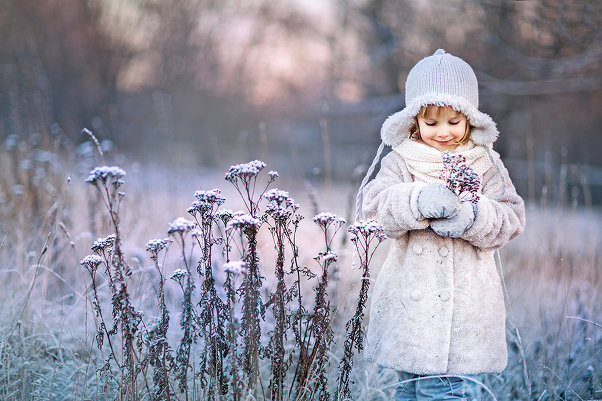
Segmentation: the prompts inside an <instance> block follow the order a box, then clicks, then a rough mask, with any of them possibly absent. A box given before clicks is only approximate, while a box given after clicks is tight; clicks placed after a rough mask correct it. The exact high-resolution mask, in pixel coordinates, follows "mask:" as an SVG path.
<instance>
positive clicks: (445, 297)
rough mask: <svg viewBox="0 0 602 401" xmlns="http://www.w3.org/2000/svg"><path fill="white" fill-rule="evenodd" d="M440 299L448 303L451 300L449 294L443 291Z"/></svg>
mask: <svg viewBox="0 0 602 401" xmlns="http://www.w3.org/2000/svg"><path fill="white" fill-rule="evenodd" d="M439 297H440V298H441V300H442V301H447V300H449V292H447V291H443V292H442V293H441V294H439Z"/></svg>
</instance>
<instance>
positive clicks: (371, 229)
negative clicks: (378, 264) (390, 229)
mask: <svg viewBox="0 0 602 401" xmlns="http://www.w3.org/2000/svg"><path fill="white" fill-rule="evenodd" d="M347 231H349V232H350V233H351V234H353V235H359V234H362V235H365V236H369V235H372V234H374V236H375V237H376V238H378V239H379V240H380V241H382V240H384V239H386V238H387V236H386V235H385V231H384V228H383V226H382V225H381V224H379V223H378V222H377V221H376V220H374V219H369V220H360V221H356V222H355V223H353V224H352V225H351V226H349V229H348V230H347Z"/></svg>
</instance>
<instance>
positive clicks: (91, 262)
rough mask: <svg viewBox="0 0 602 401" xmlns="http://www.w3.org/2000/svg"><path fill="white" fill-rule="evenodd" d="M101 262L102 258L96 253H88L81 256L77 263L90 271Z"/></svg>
mask: <svg viewBox="0 0 602 401" xmlns="http://www.w3.org/2000/svg"><path fill="white" fill-rule="evenodd" d="M101 263H102V258H101V257H100V256H98V255H88V256H86V257H85V258H83V259H82V260H81V261H80V262H79V264H80V265H82V266H83V267H85V268H86V269H88V270H90V271H94V270H96V268H97V267H98V265H99V264H101Z"/></svg>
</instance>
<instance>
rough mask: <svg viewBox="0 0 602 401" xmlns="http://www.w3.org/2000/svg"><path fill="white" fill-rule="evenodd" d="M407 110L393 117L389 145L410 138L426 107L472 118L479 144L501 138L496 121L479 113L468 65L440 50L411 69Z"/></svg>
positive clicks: (386, 137) (385, 133)
mask: <svg viewBox="0 0 602 401" xmlns="http://www.w3.org/2000/svg"><path fill="white" fill-rule="evenodd" d="M405 101H406V107H405V108H404V109H403V110H401V111H398V112H397V113H395V114H392V115H391V116H390V117H389V118H387V120H386V121H385V123H384V124H383V126H382V128H381V131H380V135H381V139H382V141H383V142H384V144H385V145H389V146H395V145H398V144H400V143H401V141H403V140H404V139H406V138H409V136H410V130H411V129H412V127H413V125H414V123H415V120H414V117H415V116H416V115H417V114H418V112H419V111H420V109H421V108H422V107H423V106H426V105H429V104H434V105H437V106H451V107H452V108H453V109H454V110H456V111H459V112H460V113H462V114H464V115H465V116H466V117H467V118H468V123H469V124H470V126H471V129H470V139H471V140H472V141H473V142H474V143H476V144H477V145H491V144H493V142H495V140H496V139H497V136H498V130H497V128H496V126H495V122H494V121H493V120H492V119H491V117H489V116H488V115H487V114H485V113H482V112H480V111H479V109H478V107H479V85H478V83H477V77H476V75H475V73H474V71H473V70H472V68H471V67H470V65H468V63H467V62H465V61H464V60H462V59H461V58H459V57H456V56H452V55H451V54H449V53H446V52H445V50H443V49H439V50H437V51H436V52H435V53H434V54H433V55H432V56H428V57H425V58H423V59H422V60H420V61H419V62H418V64H416V65H415V66H414V68H412V69H411V70H410V73H409V74H408V78H407V80H406V94H405Z"/></svg>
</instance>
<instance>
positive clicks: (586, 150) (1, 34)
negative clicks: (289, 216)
mask: <svg viewBox="0 0 602 401" xmlns="http://www.w3.org/2000/svg"><path fill="white" fill-rule="evenodd" d="M601 27H602V2H601V1H599V0H568V1H567V0H538V1H498V0H0V399H2V400H3V401H4V400H6V401H23V400H36V401H37V400H78V401H79V400H89V399H98V392H97V391H98V389H99V388H100V387H99V386H102V383H101V382H102V380H100V379H101V377H100V376H97V374H96V373H97V372H98V371H99V369H100V367H101V365H102V361H103V356H102V352H101V351H98V350H97V348H96V345H95V342H94V336H95V333H96V330H95V324H98V321H97V320H96V319H94V314H93V311H92V309H91V306H90V278H89V277H88V276H87V274H86V272H85V271H84V269H83V268H82V267H81V266H80V264H79V262H80V260H82V258H84V257H85V255H87V254H89V253H90V246H91V245H92V243H93V242H94V241H95V240H96V239H97V238H99V237H105V236H106V235H108V234H110V233H111V232H112V231H111V230H112V228H111V226H110V225H109V223H108V222H109V219H108V218H107V212H106V210H105V207H104V206H105V205H104V204H103V202H102V199H101V198H100V197H99V195H98V193H97V192H96V191H95V189H94V188H93V187H92V186H90V185H88V184H86V183H85V182H84V181H85V179H86V177H87V176H88V173H89V172H90V170H92V168H94V167H95V166H98V165H105V164H106V165H118V166H120V167H122V168H123V169H125V170H126V171H127V175H126V177H125V185H124V186H123V190H124V192H125V193H126V196H125V198H124V203H123V206H122V209H120V219H121V220H120V224H121V226H120V227H121V231H120V232H121V235H122V239H121V240H122V242H123V250H124V254H125V257H126V259H127V263H128V264H129V267H131V269H132V272H133V273H132V276H131V278H130V279H128V280H129V281H128V283H129V285H130V289H131V291H132V297H133V299H134V300H135V304H136V307H137V308H140V310H143V311H144V312H145V318H144V319H145V322H146V323H148V322H150V321H151V320H152V317H153V316H157V315H156V313H157V311H156V299H155V297H154V290H153V289H152V288H151V287H152V286H153V285H155V283H156V281H157V280H156V277H154V276H153V275H152V272H154V270H153V269H154V267H153V266H154V263H153V261H152V260H151V259H150V258H149V254H148V252H146V250H145V246H144V244H145V243H147V241H148V240H149V239H152V238H162V237H165V236H166V235H167V229H168V227H169V222H171V221H174V220H175V219H176V218H177V217H179V216H188V217H190V216H189V215H188V214H187V213H186V210H187V208H188V206H189V205H190V202H191V201H192V200H193V199H194V197H193V194H194V191H196V190H207V189H211V188H220V189H222V190H223V194H224V196H225V197H226V199H227V202H226V204H225V205H224V207H227V208H231V209H233V210H237V209H243V208H244V204H243V203H242V202H241V200H240V199H239V198H238V194H237V193H236V191H235V190H234V188H233V187H232V186H231V185H230V184H229V183H228V182H226V181H224V173H225V172H226V171H227V169H228V167H229V166H231V165H233V164H238V163H243V162H247V161H249V160H254V159H260V160H263V161H265V162H266V163H267V168H266V169H265V171H264V172H262V174H263V176H262V177H263V178H262V179H264V178H265V177H267V174H266V173H267V171H269V170H277V171H278V172H279V173H280V178H279V179H278V181H276V183H275V184H274V185H277V187H278V188H280V189H284V190H287V191H289V192H290V195H291V196H292V197H293V198H294V199H295V201H296V202H298V203H299V204H300V205H301V209H300V210H301V212H302V214H303V215H304V216H305V217H306V218H305V219H304V220H303V221H302V222H301V223H300V226H299V235H298V239H297V240H298V244H297V245H298V246H299V249H300V252H299V257H300V262H299V263H300V265H301V266H307V267H308V268H309V269H317V268H319V266H318V265H317V264H316V261H315V260H314V258H315V257H316V255H317V254H318V252H320V251H322V250H323V249H322V245H321V243H320V241H319V240H318V238H319V237H320V233H319V231H317V228H316V226H315V224H314V223H313V222H312V218H311V217H312V216H314V215H315V214H317V213H318V212H326V211H328V212H333V213H336V214H337V215H338V216H340V217H344V218H345V219H346V220H347V222H348V223H351V222H352V221H353V215H354V213H353V212H354V210H353V208H354V200H355V194H356V192H357V188H358V185H359V180H361V177H362V175H363V172H365V170H366V166H367V165H369V163H370V162H371V161H372V159H373V157H374V155H375V153H376V149H377V147H378V145H379V141H380V138H379V130H380V126H381V124H382V123H383V121H384V120H385V119H386V117H387V116H388V115H390V114H391V113H393V112H395V111H397V110H399V109H401V108H402V107H403V106H404V101H403V93H404V82H405V79H406V75H407V73H408V71H409V69H410V68H411V67H412V66H413V65H414V64H415V63H416V62H417V61H419V60H420V59H422V58H423V57H425V56H427V55H430V54H432V53H433V52H434V51H435V50H437V49H438V48H443V49H445V50H446V51H448V52H450V53H452V54H454V55H457V56H460V57H461V58H463V59H465V60H466V61H467V62H468V63H470V64H471V66H472V67H473V68H474V70H475V72H476V74H477V77H478V79H479V84H480V103H481V105H480V109H481V110H482V111H484V112H486V113H488V114H490V115H491V116H492V117H493V118H494V120H495V121H496V122H497V124H498V127H499V130H500V132H501V134H500V137H499V139H498V141H497V142H496V143H495V146H494V149H496V150H497V151H498V152H499V153H500V154H501V155H502V157H503V160H504V163H505V164H506V166H507V167H508V169H509V171H510V175H511V178H512V180H513V182H514V184H515V185H516V187H517V189H518V191H519V193H520V194H521V195H522V196H523V197H524V199H525V200H526V202H527V225H526V229H525V232H524V233H523V234H522V236H521V237H519V239H517V240H515V241H512V242H511V243H510V244H508V245H507V246H505V247H504V248H502V249H501V250H500V253H499V260H498V262H500V263H499V268H500V273H501V274H500V277H501V278H502V279H503V280H504V281H503V283H504V289H505V292H506V293H505V295H506V301H507V310H508V321H507V328H508V331H507V339H508V345H509V358H510V362H509V365H508V368H507V369H506V370H505V371H504V372H503V373H502V374H500V375H495V376H492V377H491V378H490V379H488V381H487V383H486V384H487V386H488V387H489V388H491V389H492V391H493V392H494V393H495V395H496V397H497V398H496V399H498V400H500V401H517V400H521V401H523V400H542V401H543V400H554V401H557V400H563V401H567V400H577V399H588V400H589V399H591V400H593V399H602V374H601V373H600V372H601V371H602V329H601V328H602V252H601V250H602V209H601V208H600V205H601V204H602V157H600V154H601V153H602V151H601V149H602V131H601V128H600V127H602V118H601V112H600V110H601V108H602V30H601ZM84 128H85V129H89V130H90V131H91V132H92V133H93V134H94V135H95V137H96V138H97V141H98V143H97V144H96V143H94V141H93V139H92V137H91V136H90V135H87V134H85V133H83V132H82V130H83V129H84ZM101 152H102V153H101ZM261 230H262V231H260V239H259V247H260V252H261V260H262V269H263V273H264V275H265V276H266V277H268V278H269V277H273V261H272V259H273V256H274V244H273V243H272V241H271V236H270V235H269V232H268V229H267V228H266V227H264V228H262V229H261ZM387 243H388V242H386V243H385V244H383V245H382V246H381V248H379V250H378V252H377V254H376V255H375V257H374V260H373V264H372V266H371V274H372V277H376V275H377V274H378V269H379V266H380V265H381V264H382V261H383V260H384V258H385V257H386V250H387V245H386V244H387ZM333 244H334V247H335V248H336V251H337V252H338V254H339V260H338V264H337V266H336V268H337V271H338V273H337V274H336V275H335V274H332V278H331V279H330V280H331V287H329V291H330V296H331V299H332V300H333V303H332V305H337V306H336V308H335V309H336V311H334V312H333V313H335V315H336V320H337V321H338V322H339V323H341V322H345V321H346V320H347V319H348V318H349V316H350V315H351V311H352V310H353V308H354V307H355V306H354V305H355V302H356V298H355V297H356V294H357V293H358V292H357V291H358V286H359V283H360V282H361V280H360V277H359V273H358V271H357V270H351V269H349V266H350V264H351V244H350V242H349V235H348V234H346V232H345V229H342V230H341V232H339V233H338V234H337V237H336V238H335V240H334V242H333ZM214 250H215V255H217V254H219V249H218V246H217V245H216V246H215V249H214ZM169 252H170V253H169V257H168V258H167V259H166V261H165V263H164V264H163V266H162V268H163V269H164V270H165V274H166V276H169V275H170V274H171V273H172V272H173V271H174V270H175V269H177V268H181V267H182V266H181V261H180V259H179V254H178V251H177V248H176V249H174V250H171V251H169ZM239 256H240V255H237V256H236V257H239ZM216 257H217V256H216ZM289 257H290V255H289ZM287 263H288V262H287ZM221 265H222V264H221V262H220V261H219V260H217V259H216V261H215V266H216V271H217V272H221V269H219V266H221ZM216 274H217V273H216ZM221 274H222V275H223V272H222V273H221ZM218 276H219V274H218ZM168 281H169V283H167V287H166V288H167V302H168V306H169V309H170V315H171V317H172V324H171V326H170V334H169V336H170V344H172V347H175V345H174V344H177V342H178V341H179V338H181V333H180V332H179V329H178V327H179V326H178V324H177V322H178V318H179V315H180V312H179V311H180V309H179V308H180V301H181V298H182V297H181V292H179V288H177V287H176V284H175V283H173V282H171V281H172V280H168ZM313 285H314V283H313V282H312V283H310V284H308V286H307V289H308V291H309V292H310V293H311V292H312V288H314V287H313ZM267 287H269V286H268V285H266V288H267ZM105 290H106V288H105ZM105 292H106V291H105ZM105 295H106V294H105ZM312 295H313V294H312ZM305 299H312V297H311V296H308V297H305ZM109 301H110V299H109V297H106V298H104V302H105V305H106V306H107V308H108V307H109V306H110V305H109ZM106 310H107V311H108V309H106ZM107 316H108V315H107ZM367 318H368V316H366V319H367ZM366 319H365V320H366ZM364 323H365V322H364ZM337 327H338V328H337V329H336V330H335V331H336V332H335V337H336V342H337V344H338V346H339V347H340V346H341V344H342V343H343V340H342V339H343V338H344V328H343V325H339V326H337ZM172 339H173V341H172ZM337 352H339V351H337V348H334V349H333V353H332V355H333V358H335V359H336V358H337V355H340V352H339V353H338V354H337ZM333 361H334V359H333ZM356 363H357V364H356V368H355V371H354V373H353V374H354V375H355V376H354V377H356V379H357V380H356V385H355V387H354V394H355V399H362V400H364V399H366V400H368V399H386V398H387V397H386V394H390V392H391V389H392V388H394V386H395V382H396V374H395V373H394V372H389V373H388V374H386V375H385V374H383V372H381V371H380V370H378V369H377V367H375V366H373V365H372V364H367V363H364V362H361V358H359V357H358V358H357V362H356ZM336 366H337V363H335V362H333V363H331V369H330V371H329V372H330V373H329V374H331V375H336ZM264 373H266V377H267V376H269V373H270V372H267V371H266V372H264ZM331 383H332V382H331ZM174 388H175V387H174ZM383 394H384V395H383ZM141 397H143V396H142V395H141Z"/></svg>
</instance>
